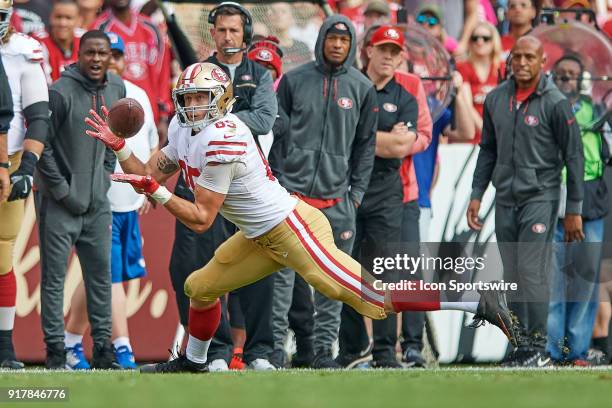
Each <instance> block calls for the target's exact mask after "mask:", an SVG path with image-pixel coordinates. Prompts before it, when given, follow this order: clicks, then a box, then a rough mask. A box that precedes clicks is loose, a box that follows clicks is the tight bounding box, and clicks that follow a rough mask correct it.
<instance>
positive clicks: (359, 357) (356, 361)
mask: <svg viewBox="0 0 612 408" xmlns="http://www.w3.org/2000/svg"><path fill="white" fill-rule="evenodd" d="M373 347H374V342H370V343H369V344H368V347H366V349H365V350H362V351H360V352H359V353H354V354H340V355H338V357H336V362H337V363H338V364H340V365H341V366H342V367H344V368H348V369H351V368H355V367H356V366H358V365H360V364H362V363H365V362H367V361H372V348H373Z"/></svg>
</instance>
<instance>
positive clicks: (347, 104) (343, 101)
mask: <svg viewBox="0 0 612 408" xmlns="http://www.w3.org/2000/svg"><path fill="white" fill-rule="evenodd" d="M338 106H339V107H341V108H342V109H347V110H348V109H351V108H352V107H353V100H352V99H351V98H347V97H346V96H344V97H342V98H340V99H338Z"/></svg>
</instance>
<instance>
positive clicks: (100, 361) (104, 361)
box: [91, 340, 121, 370]
mask: <svg viewBox="0 0 612 408" xmlns="http://www.w3.org/2000/svg"><path fill="white" fill-rule="evenodd" d="M91 368H95V369H98V370H120V369H121V366H120V365H119V363H117V360H115V353H114V351H113V345H112V344H111V342H110V340H106V341H104V342H103V343H94V346H93V356H92V358H91Z"/></svg>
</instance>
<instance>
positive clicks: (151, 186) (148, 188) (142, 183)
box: [111, 173, 159, 196]
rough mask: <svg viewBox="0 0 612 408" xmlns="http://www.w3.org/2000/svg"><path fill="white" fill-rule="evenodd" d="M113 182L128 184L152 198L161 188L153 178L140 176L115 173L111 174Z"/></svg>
mask: <svg viewBox="0 0 612 408" xmlns="http://www.w3.org/2000/svg"><path fill="white" fill-rule="evenodd" d="M111 180H113V181H116V182H118V183H128V184H131V185H132V187H134V190H136V192H137V193H139V194H145V195H147V196H150V195H151V194H154V193H155V192H156V191H157V189H158V188H159V183H157V181H155V179H154V178H153V177H151V176H139V175H136V174H124V173H114V174H111Z"/></svg>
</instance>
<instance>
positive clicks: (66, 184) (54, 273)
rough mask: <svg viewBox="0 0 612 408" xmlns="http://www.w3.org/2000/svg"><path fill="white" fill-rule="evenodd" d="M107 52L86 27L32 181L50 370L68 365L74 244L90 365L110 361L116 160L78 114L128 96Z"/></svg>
mask: <svg viewBox="0 0 612 408" xmlns="http://www.w3.org/2000/svg"><path fill="white" fill-rule="evenodd" d="M110 55H111V52H110V42H109V39H108V37H107V35H106V34H105V33H104V32H103V31H99V30H93V31H88V32H87V33H85V34H84V35H83V37H81V43H80V46H79V59H78V62H77V63H76V64H73V65H70V66H69V67H68V68H67V69H66V70H65V71H64V72H63V73H62V75H61V77H60V79H59V80H57V81H56V82H54V83H53V85H51V87H50V89H49V108H50V111H51V124H50V126H49V135H48V141H47V143H46V144H45V150H44V152H43V155H42V157H41V159H40V161H39V163H38V172H37V173H36V179H35V183H36V186H37V188H38V189H37V191H36V194H35V203H36V212H37V218H38V223H39V240H40V242H41V247H40V257H41V275H42V282H41V305H42V308H41V317H42V326H43V332H44V334H45V343H46V344H47V363H46V366H47V368H53V369H63V368H65V367H66V352H65V344H64V340H65V337H64V312H63V305H64V279H65V276H66V270H67V267H68V258H69V256H70V253H71V251H72V248H73V246H74V247H75V249H76V253H77V255H78V256H79V261H80V263H81V267H82V270H83V279H84V280H85V289H86V291H87V312H88V316H89V323H90V324H91V334H92V337H93V340H94V347H93V359H92V366H93V367H94V368H112V367H113V366H114V365H115V362H114V355H113V349H112V344H111V342H110V338H111V325H112V322H111V274H110V265H109V261H110V256H109V254H110V250H111V230H110V228H109V227H110V225H111V224H112V218H111V210H110V205H109V202H108V198H107V196H106V193H107V191H108V189H109V187H110V178H109V175H110V173H112V172H113V171H114V169H115V157H114V153H113V152H112V151H110V150H108V149H106V148H105V147H104V146H103V145H101V144H100V142H98V141H97V140H93V139H89V138H84V137H83V134H84V133H85V130H86V128H87V126H86V125H85V123H84V122H83V118H84V117H86V116H87V115H88V114H89V110H90V109H95V110H97V111H98V112H99V113H101V110H100V109H101V106H102V103H105V104H107V105H108V106H111V105H112V104H113V103H114V102H115V101H117V100H119V99H121V98H124V97H125V86H124V85H123V81H122V80H121V78H119V77H118V76H116V75H114V74H111V73H108V72H107V69H108V64H109V62H110ZM84 158H87V159H84Z"/></svg>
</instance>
